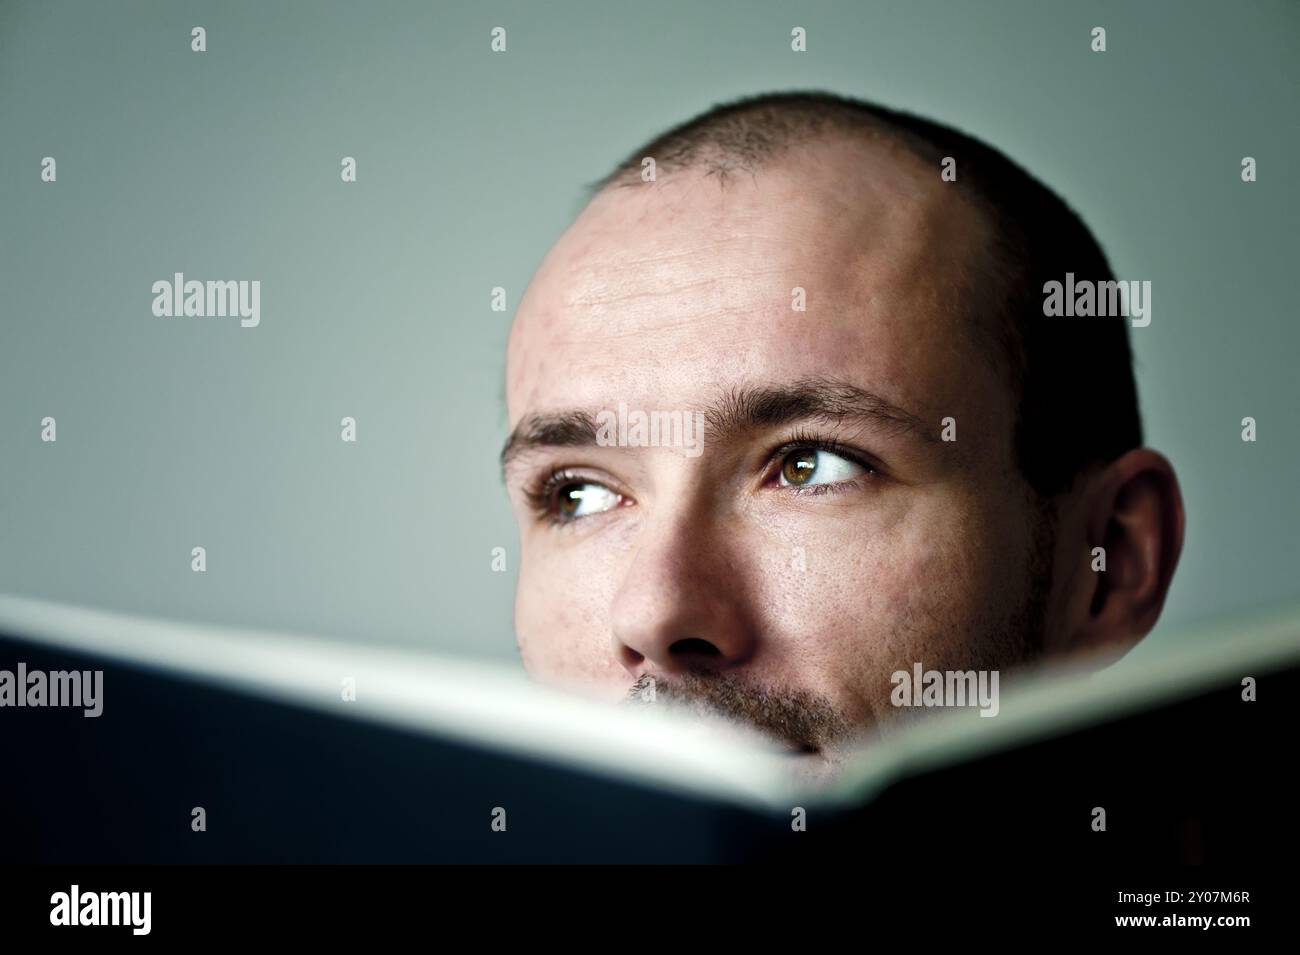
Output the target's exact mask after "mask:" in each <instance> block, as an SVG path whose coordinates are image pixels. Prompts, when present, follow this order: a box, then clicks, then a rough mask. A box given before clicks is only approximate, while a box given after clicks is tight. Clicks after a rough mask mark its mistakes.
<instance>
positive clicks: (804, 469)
mask: <svg viewBox="0 0 1300 955" xmlns="http://www.w3.org/2000/svg"><path fill="white" fill-rule="evenodd" d="M816 471H817V452H816V451H813V450H803V451H793V452H791V453H790V454H788V455H786V458H785V461H783V462H782V463H781V476H782V477H783V478H785V479H786V481H787V482H789V483H790V484H806V483H808V481H809V480H811V479H812V476H813V474H815V473H816Z"/></svg>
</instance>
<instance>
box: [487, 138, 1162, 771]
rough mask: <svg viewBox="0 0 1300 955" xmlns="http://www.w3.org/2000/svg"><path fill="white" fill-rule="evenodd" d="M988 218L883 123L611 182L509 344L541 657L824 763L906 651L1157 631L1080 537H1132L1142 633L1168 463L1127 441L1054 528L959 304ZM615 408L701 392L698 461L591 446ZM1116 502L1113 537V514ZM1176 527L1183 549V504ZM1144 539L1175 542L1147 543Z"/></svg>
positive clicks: (528, 607)
mask: <svg viewBox="0 0 1300 955" xmlns="http://www.w3.org/2000/svg"><path fill="white" fill-rule="evenodd" d="M846 184H851V185H846ZM992 238H993V237H992V234H991V226H990V225H989V224H988V223H987V222H986V221H985V219H984V217H983V216H982V215H981V213H980V212H979V211H977V210H976V209H974V208H973V207H971V206H970V205H968V204H967V203H966V202H964V201H963V200H961V199H960V198H959V197H958V196H957V195H956V194H955V193H954V191H952V190H951V188H950V187H948V186H947V185H946V184H945V183H943V182H942V181H941V180H940V177H939V176H938V174H937V172H936V171H935V170H933V169H930V168H929V167H928V166H926V165H924V164H922V163H921V162H920V161H919V160H917V159H916V158H915V157H913V156H911V155H910V154H909V153H908V152H906V151H905V150H903V149H902V148H900V147H898V146H897V145H894V144H892V143H890V142H889V141H887V140H875V139H849V138H846V137H827V138H825V139H822V140H819V141H816V142H814V143H811V144H806V145H805V146H803V147H801V148H799V149H797V150H790V151H788V152H786V153H784V154H782V155H780V156H777V157H775V158H773V159H771V160H770V161H768V162H766V163H765V164H764V165H763V166H762V168H760V169H758V170H755V171H753V172H749V171H745V172H740V173H737V174H734V175H731V176H729V177H727V178H726V180H725V182H721V181H720V180H719V178H718V177H717V176H715V175H712V174H709V173H707V172H705V171H702V170H697V169H684V170H679V171H674V172H672V173H671V174H669V175H667V176H661V177H660V179H659V181H658V182H651V183H637V184H635V185H632V186H624V187H614V188H607V189H606V190H604V191H603V192H601V193H600V194H599V195H597V196H596V197H595V198H594V199H593V201H592V202H591V203H590V204H589V205H588V206H587V208H586V209H585V210H584V211H583V212H582V214H581V215H580V216H579V217H578V219H577V220H576V221H575V222H574V224H573V225H572V226H571V227H570V228H569V229H568V230H567V231H566V232H565V233H564V235H563V236H562V237H561V238H560V240H559V241H558V242H557V243H556V245H555V246H554V247H553V248H552V249H551V250H550V252H549V254H548V255H547V256H546V258H545V260H544V261H543V263H542V265H541V267H540V268H539V269H538V272H537V274H536V275H535V276H534V278H533V281H532V283H531V285H530V286H529V288H528V291H527V293H526V295H525V296H524V298H523V300H522V301H521V303H520V305H519V309H518V313H517V317H516V321H515V325H514V328H513V329H512V332H511V336H510V342H509V346H508V354H507V372H506V385H507V403H508V411H509V424H510V428H511V429H512V440H511V442H510V444H509V446H508V447H507V450H506V452H505V454H504V455H503V460H504V462H505V464H504V466H505V478H506V485H507V488H508V491H509V494H510V499H511V502H512V506H513V507H514V509H515V512H516V516H517V519H518V523H519V528H520V541H521V554H522V558H521V564H520V576H519V585H518V591H517V595H516V609H515V628H516V635H517V639H518V643H519V648H520V652H521V654H522V658H523V662H524V666H525V667H526V669H527V671H528V672H529V674H530V675H532V676H533V677H534V678H536V679H538V680H541V681H544V682H546V683H550V684H554V685H559V686H563V687H566V688H569V689H572V690H575V691H578V692H582V693H584V694H587V695H590V696H593V697H595V698H598V699H605V700H611V701H615V700H621V699H624V698H626V697H628V695H629V691H634V690H636V689H638V688H642V687H645V686H646V685H647V684H648V683H651V682H653V683H654V684H655V686H656V687H657V688H658V693H659V695H660V696H661V697H666V698H668V699H670V700H678V701H682V702H685V703H688V704H690V705H692V706H693V707H694V708H695V709H697V710H699V711H701V712H710V713H714V714H717V715H722V716H726V717H731V718H733V719H735V720H738V721H740V722H742V723H747V724H750V725H752V726H754V727H757V728H759V729H760V730H762V731H764V732H766V733H767V734H769V735H770V736H772V737H774V738H776V739H779V740H780V741H782V742H783V743H784V744H785V745H787V746H789V747H790V748H791V749H793V750H796V751H800V752H803V753H806V754H808V758H811V759H814V760H816V761H818V762H819V763H823V764H825V765H827V766H833V765H834V764H835V763H836V762H837V761H838V760H839V759H840V758H842V756H843V755H844V753H845V752H846V751H847V749H849V748H850V747H852V746H853V745H854V744H855V743H857V742H859V741H860V738H861V737H862V736H863V735H864V734H867V733H870V732H872V731H874V730H875V729H877V728H879V727H882V726H884V725H886V724H887V723H888V722H889V721H891V720H895V719H897V718H898V717H899V716H900V715H902V714H901V713H900V712H899V711H898V710H897V709H895V708H894V707H892V706H891V705H890V702H889V698H890V690H891V689H892V683H891V681H890V675H891V674H892V673H893V672H895V671H897V670H908V671H910V670H911V669H912V667H913V664H914V663H916V662H919V663H921V664H922V665H923V666H924V668H925V669H938V670H944V669H961V670H967V669H1011V668H1014V667H1016V666H1018V665H1022V664H1024V663H1026V662H1028V661H1031V660H1033V659H1034V658H1036V657H1037V656H1038V655H1039V654H1040V653H1041V652H1042V651H1043V650H1044V649H1046V648H1057V649H1066V648H1073V649H1080V648H1086V647H1087V646H1092V645H1102V644H1107V645H1109V646H1110V647H1111V648H1112V649H1115V648H1121V649H1122V648H1126V647H1127V646H1129V645H1131V644H1132V642H1134V641H1136V640H1137V639H1139V638H1140V636H1141V634H1142V633H1144V632H1145V630H1143V629H1142V625H1143V621H1139V620H1138V619H1137V616H1138V614H1137V613H1136V611H1134V610H1132V609H1127V608H1126V607H1117V606H1116V604H1115V600H1116V595H1115V594H1113V593H1104V592H1103V585H1101V584H1099V583H1098V582H1097V580H1096V575H1095V574H1092V573H1091V571H1090V570H1089V569H1088V563H1087V560H1088V549H1087V546H1086V544H1087V542H1088V540H1089V539H1090V537H1091V536H1092V535H1095V534H1101V535H1102V536H1103V537H1104V536H1106V535H1107V534H1108V533H1110V534H1111V536H1112V538H1115V537H1118V538H1119V539H1116V541H1115V543H1116V546H1117V548H1118V549H1119V550H1120V551H1121V554H1120V556H1119V560H1120V561H1121V563H1123V564H1124V565H1125V566H1127V567H1128V568H1129V570H1128V571H1127V578H1126V579H1127V580H1128V581H1130V582H1134V583H1135V584H1136V585H1137V586H1139V587H1140V586H1142V582H1143V581H1145V582H1147V583H1148V584H1149V586H1148V587H1147V589H1148V591H1152V592H1151V593H1148V594H1147V598H1148V599H1147V603H1146V604H1145V605H1144V606H1145V612H1147V615H1148V616H1149V617H1150V622H1149V624H1146V626H1147V629H1149V626H1150V625H1151V624H1154V619H1155V618H1154V616H1152V615H1150V613H1149V611H1150V608H1151V606H1152V604H1153V603H1154V613H1155V614H1156V615H1158V612H1159V604H1160V602H1162V601H1163V596H1164V590H1165V588H1166V587H1167V583H1168V580H1167V577H1166V578H1165V579H1164V580H1163V581H1161V580H1159V579H1158V578H1159V575H1160V570H1161V566H1160V565H1162V561H1163V563H1164V564H1168V563H1169V547H1170V546H1172V545H1171V544H1170V543H1169V541H1168V540H1166V539H1168V538H1170V531H1169V527H1168V526H1167V524H1168V515H1167V513H1166V512H1167V511H1168V499H1169V495H1168V489H1167V483H1168V482H1172V471H1171V470H1170V471H1168V478H1167V482H1165V483H1162V475H1163V474H1164V470H1163V469H1167V463H1165V462H1163V459H1161V458H1159V456H1158V455H1155V453H1154V452H1149V451H1143V450H1141V449H1139V451H1135V452H1133V454H1134V455H1137V454H1146V455H1148V456H1149V457H1147V458H1142V459H1140V460H1136V459H1135V460H1129V461H1128V464H1127V467H1128V468H1129V471H1128V472H1126V477H1125V478H1124V480H1123V481H1120V482H1119V483H1116V481H1115V479H1114V475H1113V473H1112V471H1111V470H1109V469H1103V470H1102V471H1100V472H1099V473H1098V474H1097V475H1094V476H1092V477H1090V478H1089V479H1088V480H1087V481H1084V482H1081V485H1080V489H1079V490H1078V491H1077V492H1076V493H1074V494H1072V496H1071V497H1070V499H1069V500H1067V501H1065V502H1062V503H1061V504H1060V506H1059V507H1058V508H1057V512H1056V516H1055V520H1054V522H1053V523H1052V525H1050V526H1051V527H1052V528H1054V530H1055V534H1054V535H1050V534H1048V533H1047V529H1048V527H1049V525H1048V524H1047V523H1045V521H1044V518H1043V512H1042V508H1041V507H1040V506H1039V505H1038V503H1037V502H1036V500H1035V497H1034V495H1033V494H1032V493H1031V492H1030V489H1029V487H1028V486H1027V484H1026V483H1025V481H1024V479H1023V478H1022V477H1021V475H1020V474H1019V472H1018V470H1017V468H1016V467H1015V464H1014V454H1013V422H1014V420H1015V396H1014V395H1013V394H1012V393H1011V389H1010V387H1009V386H1008V385H1007V384H1006V381H1005V376H1004V374H1003V372H1002V370H1001V368H1000V367H999V363H998V361H997V359H996V356H995V355H994V354H993V353H992V350H991V349H990V348H989V347H988V344H987V337H988V329H987V328H986V327H982V326H981V325H980V324H979V323H980V321H981V319H980V318H978V317H974V316H972V314H971V313H972V311H973V309H972V307H971V302H973V301H977V300H978V299H979V298H980V296H979V294H978V291H979V283H980V282H982V281H985V279H984V278H983V276H984V275H985V274H987V271H986V270H987V268H988V261H987V258H986V255H987V253H986V251H985V250H986V249H987V248H988V247H989V246H990V244H991V242H992ZM795 287H801V288H803V289H805V290H806V294H807V310H806V311H802V312H800V311H795V310H793V309H792V308H791V301H792V298H791V296H792V292H791V290H792V289H794V288H795ZM989 320H995V319H989ZM620 403H623V404H625V405H626V407H627V408H629V409H641V410H643V411H645V412H647V413H648V412H651V411H681V412H685V413H695V412H700V413H702V414H703V415H704V420H705V422H706V423H707V427H706V431H705V440H704V444H703V450H702V453H699V454H696V455H691V454H687V453H686V452H685V450H684V449H683V448H680V447H619V446H607V445H601V444H597V443H596V441H595V440H594V438H593V429H594V425H593V422H594V421H595V420H596V417H597V415H598V414H599V413H600V412H602V411H611V410H614V409H617V408H618V407H619V405H620ZM945 418H952V419H954V421H955V428H956V440H955V441H944V440H941V439H940V436H941V432H942V430H943V423H942V422H943V420H944V419H945ZM1124 460H1125V459H1121V461H1124ZM1112 467H1113V466H1112ZM1144 487H1145V488H1147V489H1148V490H1147V493H1145V494H1144V493H1143V491H1142V488H1144ZM1172 487H1173V489H1174V496H1175V498H1176V484H1173V485H1172ZM1125 495H1128V497H1127V505H1128V506H1129V508H1130V510H1131V511H1132V514H1131V515H1130V517H1131V519H1130V520H1129V521H1128V522H1127V523H1126V524H1125V525H1124V527H1121V528H1120V529H1119V530H1118V531H1116V530H1115V528H1114V527H1113V526H1112V517H1113V508H1112V509H1111V510H1106V508H1107V507H1110V505H1112V504H1114V503H1115V501H1117V500H1118V499H1120V498H1121V497H1124V496H1125ZM1103 511H1105V513H1104V514H1103V513H1102V512H1103ZM1153 513H1155V514H1156V516H1155V517H1152V516H1151V515H1152V514H1153ZM1177 519H1178V520H1177V527H1176V530H1177V534H1176V541H1175V542H1174V543H1178V544H1180V543H1181V505H1180V504H1179V506H1178V508H1177ZM1161 521H1164V522H1165V523H1163V524H1162V523H1161ZM1144 529H1145V530H1147V531H1148V532H1149V533H1154V534H1155V535H1156V536H1157V537H1160V535H1161V534H1163V535H1164V537H1162V538H1161V541H1162V544H1163V550H1161V548H1159V547H1157V548H1155V549H1154V550H1153V549H1152V548H1150V547H1148V548H1146V550H1145V551H1144V550H1143V547H1142V546H1141V545H1140V543H1132V544H1130V542H1129V540H1128V539H1127V537H1126V536H1125V535H1132V534H1133V533H1140V532H1142V531H1143V530H1144ZM1130 555H1131V556H1130ZM1176 557H1177V547H1176V546H1174V547H1173V559H1174V560H1175V561H1176ZM1053 568H1056V572H1055V573H1053ZM1168 574H1172V565H1170V566H1168ZM1152 580H1154V583H1151V581H1152ZM1121 596H1122V595H1121ZM1108 607H1109V609H1110V612H1111V615H1112V619H1111V621H1110V624H1109V625H1108V626H1106V627H1102V626H1101V625H1100V624H1096V625H1095V626H1097V627H1098V628H1099V629H1096V630H1095V631H1091V630H1089V629H1088V627H1090V626H1094V617H1095V616H1096V615H1097V614H1098V613H1099V612H1104V611H1105V610H1106V609H1107V608H1108Z"/></svg>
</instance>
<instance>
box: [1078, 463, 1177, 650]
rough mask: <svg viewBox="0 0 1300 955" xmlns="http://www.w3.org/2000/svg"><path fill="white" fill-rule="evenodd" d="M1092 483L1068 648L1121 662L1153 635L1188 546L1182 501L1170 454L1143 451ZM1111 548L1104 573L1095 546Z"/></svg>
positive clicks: (1110, 467) (1111, 467) (1084, 516)
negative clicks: (1186, 545)
mask: <svg viewBox="0 0 1300 955" xmlns="http://www.w3.org/2000/svg"><path fill="white" fill-rule="evenodd" d="M1089 483H1090V487H1089V490H1088V492H1087V497H1086V499H1085V501H1084V503H1083V506H1084V512H1083V514H1082V515H1081V517H1082V521H1081V524H1080V525H1079V526H1081V527H1082V529H1083V531H1084V536H1085V537H1086V540H1084V541H1079V540H1078V538H1076V539H1075V540H1076V543H1077V545H1080V549H1081V550H1082V551H1083V553H1082V554H1081V558H1080V559H1081V564H1082V566H1081V567H1080V566H1079V565H1076V568H1079V569H1077V570H1076V571H1075V573H1073V574H1072V579H1073V580H1074V582H1075V587H1074V588H1072V589H1073V591H1074V592H1073V594H1072V595H1071V597H1070V599H1069V605H1068V607H1067V610H1066V615H1067V619H1066V620H1065V626H1064V628H1063V630H1064V634H1063V636H1064V640H1063V646H1062V647H1061V649H1063V650H1064V651H1065V652H1067V653H1081V654H1086V655H1094V654H1095V655H1100V656H1104V657H1107V658H1110V659H1118V658H1119V657H1121V656H1123V655H1124V654H1125V653H1127V652H1128V651H1129V650H1130V649H1132V648H1133V646H1134V645H1136V644H1137V642H1138V641H1139V640H1141V639H1142V638H1143V637H1145V636H1146V635H1147V634H1148V633H1150V632H1151V628H1152V627H1154V626H1155V624H1156V620H1157V619H1158V618H1159V617H1160V611H1161V609H1162V608H1163V607H1164V604H1165V596H1166V595H1167V594H1168V593H1169V584H1170V582H1171V581H1172V580H1173V577H1174V568H1175V567H1177V566H1178V556H1179V554H1181V553H1182V549H1183V528H1184V521H1185V516H1184V513H1183V496H1182V492H1181V491H1180V490H1179V488H1178V477H1177V475H1175V474H1174V469H1173V466H1172V465H1171V464H1170V463H1169V461H1168V460H1167V459H1166V458H1165V457H1164V455H1162V454H1160V453H1158V452H1156V451H1152V450H1151V449H1150V448H1136V449H1134V450H1132V451H1129V452H1128V453H1127V454H1125V455H1123V456H1122V457H1120V458H1118V459H1117V460H1115V461H1112V462H1111V463H1110V464H1109V465H1107V466H1106V467H1105V468H1104V469H1103V470H1102V471H1101V472H1100V473H1099V474H1097V475H1096V476H1095V477H1094V478H1093V480H1092V481H1091V482H1089ZM1097 547H1100V548H1103V549H1104V551H1105V554H1104V558H1105V570H1100V569H1095V568H1097V567H1098V566H1099V565H1100V556H1099V555H1095V553H1094V548H1097Z"/></svg>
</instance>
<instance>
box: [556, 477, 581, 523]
mask: <svg viewBox="0 0 1300 955" xmlns="http://www.w3.org/2000/svg"><path fill="white" fill-rule="evenodd" d="M556 496H557V498H558V501H557V502H556V503H557V505H558V507H559V511H560V516H561V517H572V516H573V515H574V513H575V512H576V511H577V510H578V508H579V507H580V506H581V505H582V485H581V484H566V485H564V487H562V488H560V493H559V494H558V495H556Z"/></svg>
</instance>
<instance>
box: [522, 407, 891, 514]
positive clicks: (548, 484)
mask: <svg viewBox="0 0 1300 955" xmlns="http://www.w3.org/2000/svg"><path fill="white" fill-rule="evenodd" d="M795 451H825V452H827V453H828V454H834V455H836V456H838V457H841V458H844V459H845V460H846V461H852V462H853V463H854V464H856V465H858V467H861V468H865V469H866V472H867V473H866V475H865V476H866V477H874V476H876V475H878V474H879V473H880V469H879V468H878V467H877V466H876V464H875V463H874V462H872V461H871V460H870V459H868V458H867V457H866V456H865V455H863V454H862V453H861V452H860V451H857V450H855V449H854V448H850V447H847V446H845V445H843V444H840V442H838V441H836V440H834V439H833V438H824V437H821V436H820V435H816V434H813V433H811V432H806V431H796V432H794V433H793V434H792V435H791V436H790V437H789V438H788V439H787V440H786V441H784V442H782V443H781V444H780V445H778V446H777V447H775V448H773V449H772V450H771V451H769V452H768V454H767V459H766V462H765V464H764V466H763V467H764V470H765V471H768V470H771V468H772V466H773V465H774V464H776V463H777V462H780V461H783V460H784V459H785V458H786V457H787V456H789V455H790V454H792V453H794V452H795ZM577 483H585V484H601V482H600V481H595V480H591V479H589V478H586V477H585V476H584V475H581V474H578V473H577V472H575V471H573V470H571V469H569V468H560V469H558V470H555V471H552V472H551V473H550V474H546V475H544V476H543V477H542V478H541V479H540V480H537V481H535V482H533V483H532V484H531V485H529V486H527V487H525V488H524V492H523V493H524V497H525V498H526V499H527V500H528V504H529V507H530V508H531V509H532V510H533V512H534V513H536V514H537V516H538V517H539V518H542V519H544V520H545V521H546V523H548V524H551V525H553V526H557V527H566V526H568V525H571V524H574V523H577V522H578V521H581V520H583V518H580V517H579V518H572V519H569V520H564V519H562V518H560V517H559V516H558V514H557V513H556V506H555V505H556V502H555V492H556V491H558V490H559V489H560V488H562V487H564V486H565V485H566V484H577ZM854 483H856V482H855V481H839V482H836V483H834V484H814V485H812V486H810V487H787V488H785V490H787V491H790V492H792V493H795V494H801V495H809V494H811V495H819V494H828V493H830V494H833V493H836V491H837V489H841V488H843V487H845V486H846V485H852V484H854ZM601 486H602V487H604V486H606V485H603V484H601ZM610 491H611V492H612V493H614V494H618V492H617V491H614V490H613V489H612V488H610ZM620 496H621V495H620Z"/></svg>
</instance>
